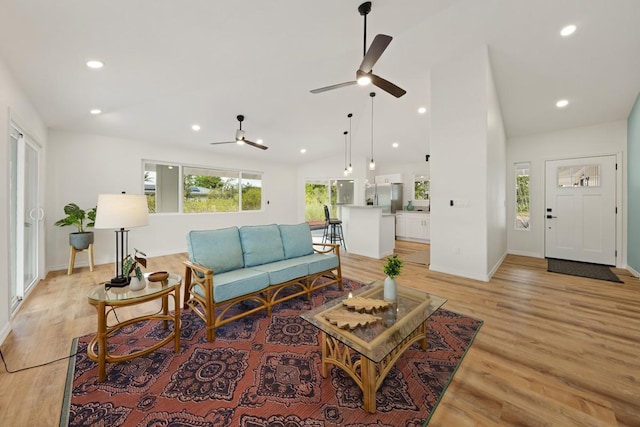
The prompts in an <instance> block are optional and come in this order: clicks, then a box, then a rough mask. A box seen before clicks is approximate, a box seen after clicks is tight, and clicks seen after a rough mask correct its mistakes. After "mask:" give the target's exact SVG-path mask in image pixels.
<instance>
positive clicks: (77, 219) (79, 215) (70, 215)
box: [54, 203, 97, 233]
mask: <svg viewBox="0 0 640 427" xmlns="http://www.w3.org/2000/svg"><path fill="white" fill-rule="evenodd" d="M96 212H97V211H96V208H92V209H89V210H88V211H85V210H84V209H80V207H79V206H78V205H76V204H75V203H69V204H68V205H67V206H65V207H64V213H65V214H66V215H67V216H66V217H64V218H62V219H60V220H58V221H56V223H55V224H54V225H57V226H58V227H65V226H67V225H75V226H76V228H77V229H78V233H84V232H86V229H87V228H89V227H93V226H94V225H95V221H96ZM85 221H88V222H87V224H86V225H85Z"/></svg>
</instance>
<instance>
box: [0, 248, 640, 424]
mask: <svg viewBox="0 0 640 427" xmlns="http://www.w3.org/2000/svg"><path fill="white" fill-rule="evenodd" d="M423 248H424V246H423V245H421V244H416V243H409V242H398V244H397V252H400V253H409V252H412V251H416V250H420V249H423ZM185 258H186V255H185V254H180V255H172V256H165V257H158V258H152V259H150V260H149V266H148V268H147V269H146V270H147V271H156V270H168V271H171V272H175V273H180V274H183V268H182V260H183V259H185ZM342 265H343V275H344V276H345V277H349V278H353V279H359V280H361V281H364V282H367V281H372V280H374V279H382V278H383V277H384V275H383V274H382V271H381V265H382V262H381V261H378V260H373V259H370V258H365V257H360V256H356V255H349V254H344V255H343V257H342ZM405 266H406V267H405V269H404V272H403V274H402V276H400V277H399V278H398V282H399V283H400V284H402V285H405V286H412V287H415V288H419V289H422V290H425V291H428V292H431V293H434V294H437V295H440V296H443V297H445V298H447V299H448V300H449V301H448V302H447V304H446V305H445V307H446V308H448V309H450V310H454V311H457V312H460V313H463V314H467V315H470V316H473V317H477V318H479V319H482V320H484V325H483V326H482V328H481V329H480V332H479V334H478V336H477V338H476V340H475V342H474V344H473V345H472V347H471V349H470V350H469V352H468V354H467V356H466V358H465V359H464V361H463V362H462V364H461V367H460V369H459V370H458V372H457V373H456V375H455V377H454V379H453V381H452V383H451V385H450V386H449V388H448V390H447V392H446V393H445V396H444V398H443V399H442V401H441V402H440V404H439V405H438V407H437V409H436V411H435V413H434V416H433V418H432V420H431V423H430V424H429V425H430V426H443V427H451V426H453V427H456V426H494V425H503V426H506V425H514V426H563V427H564V426H640V283H639V281H638V280H637V279H636V278H634V277H632V276H631V275H630V274H629V273H628V272H627V271H625V270H619V269H614V270H615V272H616V273H617V274H618V276H619V277H620V278H621V279H622V280H624V282H625V283H624V284H618V283H611V282H605V281H599V280H591V279H584V278H578V277H572V276H563V275H559V274H553V273H548V272H547V271H546V261H545V260H542V259H534V258H526V257H519V256H508V257H507V259H506V260H505V262H504V263H503V265H502V266H501V267H500V269H499V270H498V272H497V273H496V275H495V276H494V277H493V279H492V280H491V281H490V282H488V283H485V282H478V281H474V280H470V279H464V278H461V277H456V276H450V275H445V274H440V273H435V272H431V271H429V270H428V269H427V268H426V267H425V266H421V265H418V264H409V263H406V264H405ZM111 276H112V266H110V265H102V266H97V267H96V270H95V271H94V272H93V273H91V272H89V270H88V268H80V269H77V270H76V272H75V273H74V274H73V275H72V276H67V275H66V271H60V272H56V273H52V274H49V276H48V277H47V279H46V280H45V281H43V282H42V283H40V284H39V285H38V287H37V288H36V289H35V290H34V292H33V293H32V295H31V296H30V297H29V298H28V299H27V301H26V302H25V304H24V306H23V307H22V309H21V310H20V312H19V313H18V315H17V316H16V317H15V319H14V320H13V325H12V327H13V331H12V333H11V334H10V336H9V337H8V338H7V340H6V341H5V343H4V344H3V345H2V347H1V349H2V353H3V355H4V357H5V359H6V361H7V364H8V365H9V369H10V370H16V369H19V368H22V367H26V366H31V365H36V364H40V363H44V362H47V361H49V360H52V359H56V358H59V357H64V356H65V355H68V352H69V349H70V344H71V339H72V338H73V337H75V336H79V335H83V334H87V333H92V332H94V331H95V328H96V315H95V312H94V309H93V307H92V306H90V305H89V304H88V303H87V300H86V295H87V292H88V291H89V289H90V288H91V287H92V286H95V285H97V284H99V283H100V282H102V281H104V280H107V279H109V278H110V277H111ZM151 309H153V307H143V308H136V310H151ZM125 314H126V313H122V312H119V316H121V317H122V316H124V315H125ZM129 314H130V313H129ZM66 371H67V361H66V360H64V361H59V362H55V363H52V364H50V365H46V366H44V367H39V368H35V369H30V370H26V371H22V372H19V373H14V374H8V373H7V372H6V371H5V370H4V367H0V420H1V421H0V423H1V424H2V425H6V426H54V425H57V423H58V419H59V415H60V407H61V403H62V396H63V388H64V383H65V375H66Z"/></svg>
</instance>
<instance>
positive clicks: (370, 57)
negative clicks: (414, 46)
mask: <svg viewBox="0 0 640 427" xmlns="http://www.w3.org/2000/svg"><path fill="white" fill-rule="evenodd" d="M391 40H393V37H391V36H388V35H386V34H378V35H377V36H376V38H375V39H373V42H372V43H371V46H369V49H368V50H367V54H366V55H365V56H364V58H362V63H361V64H360V70H361V71H364V72H365V73H368V72H370V71H371V69H372V68H373V66H374V65H375V64H376V62H378V59H380V56H381V55H382V53H383V52H384V51H385V49H386V48H387V46H389V43H391Z"/></svg>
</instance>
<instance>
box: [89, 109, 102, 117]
mask: <svg viewBox="0 0 640 427" xmlns="http://www.w3.org/2000/svg"><path fill="white" fill-rule="evenodd" d="M89 112H90V113H91V114H93V115H94V116H95V115H98V114H101V113H102V110H101V109H99V108H94V109H93V110H91V111H89Z"/></svg>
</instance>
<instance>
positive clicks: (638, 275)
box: [626, 265, 640, 279]
mask: <svg viewBox="0 0 640 427" xmlns="http://www.w3.org/2000/svg"><path fill="white" fill-rule="evenodd" d="M626 268H627V270H628V271H629V273H631V274H633V275H634V276H635V277H636V278H637V279H640V273H638V272H637V271H636V270H634V269H633V268H631V267H629V266H628V265H627V267H626Z"/></svg>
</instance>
